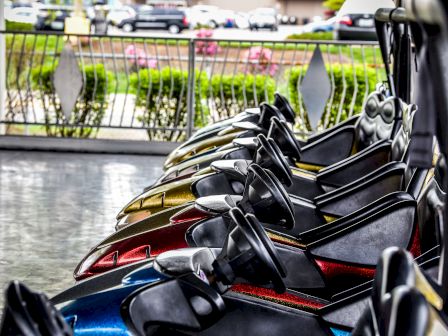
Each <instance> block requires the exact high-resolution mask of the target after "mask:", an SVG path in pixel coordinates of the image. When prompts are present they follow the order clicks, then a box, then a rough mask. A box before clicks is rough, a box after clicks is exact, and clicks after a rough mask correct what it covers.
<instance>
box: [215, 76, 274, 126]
mask: <svg viewBox="0 0 448 336" xmlns="http://www.w3.org/2000/svg"><path fill="white" fill-rule="evenodd" d="M211 87H212V94H213V98H214V99H213V100H214V103H215V105H216V110H217V113H218V116H217V117H220V118H223V117H228V116H232V115H234V114H236V113H238V112H241V111H242V110H243V109H244V108H245V107H248V106H249V107H252V106H257V105H258V104H260V103H261V102H263V101H272V100H273V98H274V93H275V80H274V79H273V78H272V77H271V76H269V75H252V74H244V73H238V74H236V75H223V76H221V75H215V76H213V77H212V79H211ZM212 117H213V116H212Z"/></svg>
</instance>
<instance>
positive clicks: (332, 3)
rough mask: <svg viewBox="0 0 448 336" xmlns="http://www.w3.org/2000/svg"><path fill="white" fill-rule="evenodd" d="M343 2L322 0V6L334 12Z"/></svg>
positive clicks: (340, 0)
mask: <svg viewBox="0 0 448 336" xmlns="http://www.w3.org/2000/svg"><path fill="white" fill-rule="evenodd" d="M344 2H345V0H326V1H324V7H326V8H328V9H330V10H332V11H335V12H336V11H338V10H339V9H340V8H341V7H342V4H343V3H344Z"/></svg>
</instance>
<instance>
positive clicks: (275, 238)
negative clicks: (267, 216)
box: [266, 230, 306, 248]
mask: <svg viewBox="0 0 448 336" xmlns="http://www.w3.org/2000/svg"><path fill="white" fill-rule="evenodd" d="M266 232H267V234H268V237H269V238H271V239H272V240H273V241H275V242H278V243H283V244H286V245H290V246H295V247H300V248H305V247H306V245H305V244H302V243H301V242H299V241H298V240H297V239H295V238H292V237H285V236H282V235H280V234H278V233H276V232H272V231H270V230H266Z"/></svg>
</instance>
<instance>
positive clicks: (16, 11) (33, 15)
mask: <svg viewBox="0 0 448 336" xmlns="http://www.w3.org/2000/svg"><path fill="white" fill-rule="evenodd" d="M38 15H39V11H38V10H37V9H35V8H32V7H16V8H5V19H6V20H8V21H12V22H20V23H29V24H32V25H33V26H34V25H36V23H37V20H38Z"/></svg>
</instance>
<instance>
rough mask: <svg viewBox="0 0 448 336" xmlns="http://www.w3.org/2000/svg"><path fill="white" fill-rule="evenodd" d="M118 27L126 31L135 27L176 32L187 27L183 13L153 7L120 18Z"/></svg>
mask: <svg viewBox="0 0 448 336" xmlns="http://www.w3.org/2000/svg"><path fill="white" fill-rule="evenodd" d="M117 27H118V28H121V29H123V30H124V31H126V32H132V31H135V30H136V29H164V30H168V31H169V32H171V33H173V34H178V33H180V32H181V31H182V30H184V29H187V28H188V22H187V20H186V16H185V13H184V12H182V11H180V10H177V9H170V8H153V9H147V10H146V9H145V10H143V11H140V12H137V14H136V16H135V17H133V18H129V19H124V20H122V21H121V22H120V23H119V24H118V25H117Z"/></svg>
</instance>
